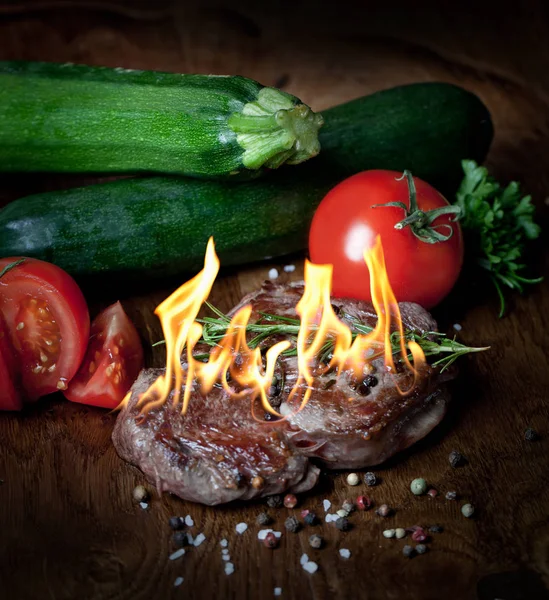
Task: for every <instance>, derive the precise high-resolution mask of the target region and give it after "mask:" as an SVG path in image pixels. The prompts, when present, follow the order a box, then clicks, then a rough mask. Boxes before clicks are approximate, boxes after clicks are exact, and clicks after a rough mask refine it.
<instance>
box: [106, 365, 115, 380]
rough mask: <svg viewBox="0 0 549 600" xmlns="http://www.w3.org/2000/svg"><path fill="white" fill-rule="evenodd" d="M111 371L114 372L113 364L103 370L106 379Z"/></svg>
mask: <svg viewBox="0 0 549 600" xmlns="http://www.w3.org/2000/svg"><path fill="white" fill-rule="evenodd" d="M113 371H114V363H111V364H110V365H109V366H108V367H107V369H106V370H105V374H106V375H107V377H110V376H111V375H112V372H113Z"/></svg>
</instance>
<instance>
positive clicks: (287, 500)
mask: <svg viewBox="0 0 549 600" xmlns="http://www.w3.org/2000/svg"><path fill="white" fill-rule="evenodd" d="M296 504H297V498H296V497H295V496H294V494H286V495H285V496H284V506H285V507H286V508H294V507H295V506H296Z"/></svg>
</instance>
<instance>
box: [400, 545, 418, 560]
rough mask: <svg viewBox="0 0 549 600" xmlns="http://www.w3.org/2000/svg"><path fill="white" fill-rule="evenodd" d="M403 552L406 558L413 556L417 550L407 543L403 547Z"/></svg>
mask: <svg viewBox="0 0 549 600" xmlns="http://www.w3.org/2000/svg"><path fill="white" fill-rule="evenodd" d="M402 554H404V556H405V557H406V558H412V556H414V554H415V550H414V549H413V548H412V546H408V545H406V546H404V548H402Z"/></svg>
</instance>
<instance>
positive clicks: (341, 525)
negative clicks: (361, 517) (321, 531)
mask: <svg viewBox="0 0 549 600" xmlns="http://www.w3.org/2000/svg"><path fill="white" fill-rule="evenodd" d="M336 527H337V528H338V529H339V530H340V531H349V529H351V523H350V522H349V519H346V518H345V517H339V519H338V520H337V521H336Z"/></svg>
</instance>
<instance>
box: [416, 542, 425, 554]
mask: <svg viewBox="0 0 549 600" xmlns="http://www.w3.org/2000/svg"><path fill="white" fill-rule="evenodd" d="M416 552H417V553H418V554H425V553H426V552H427V546H426V545H425V544H418V545H417V546H416Z"/></svg>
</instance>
